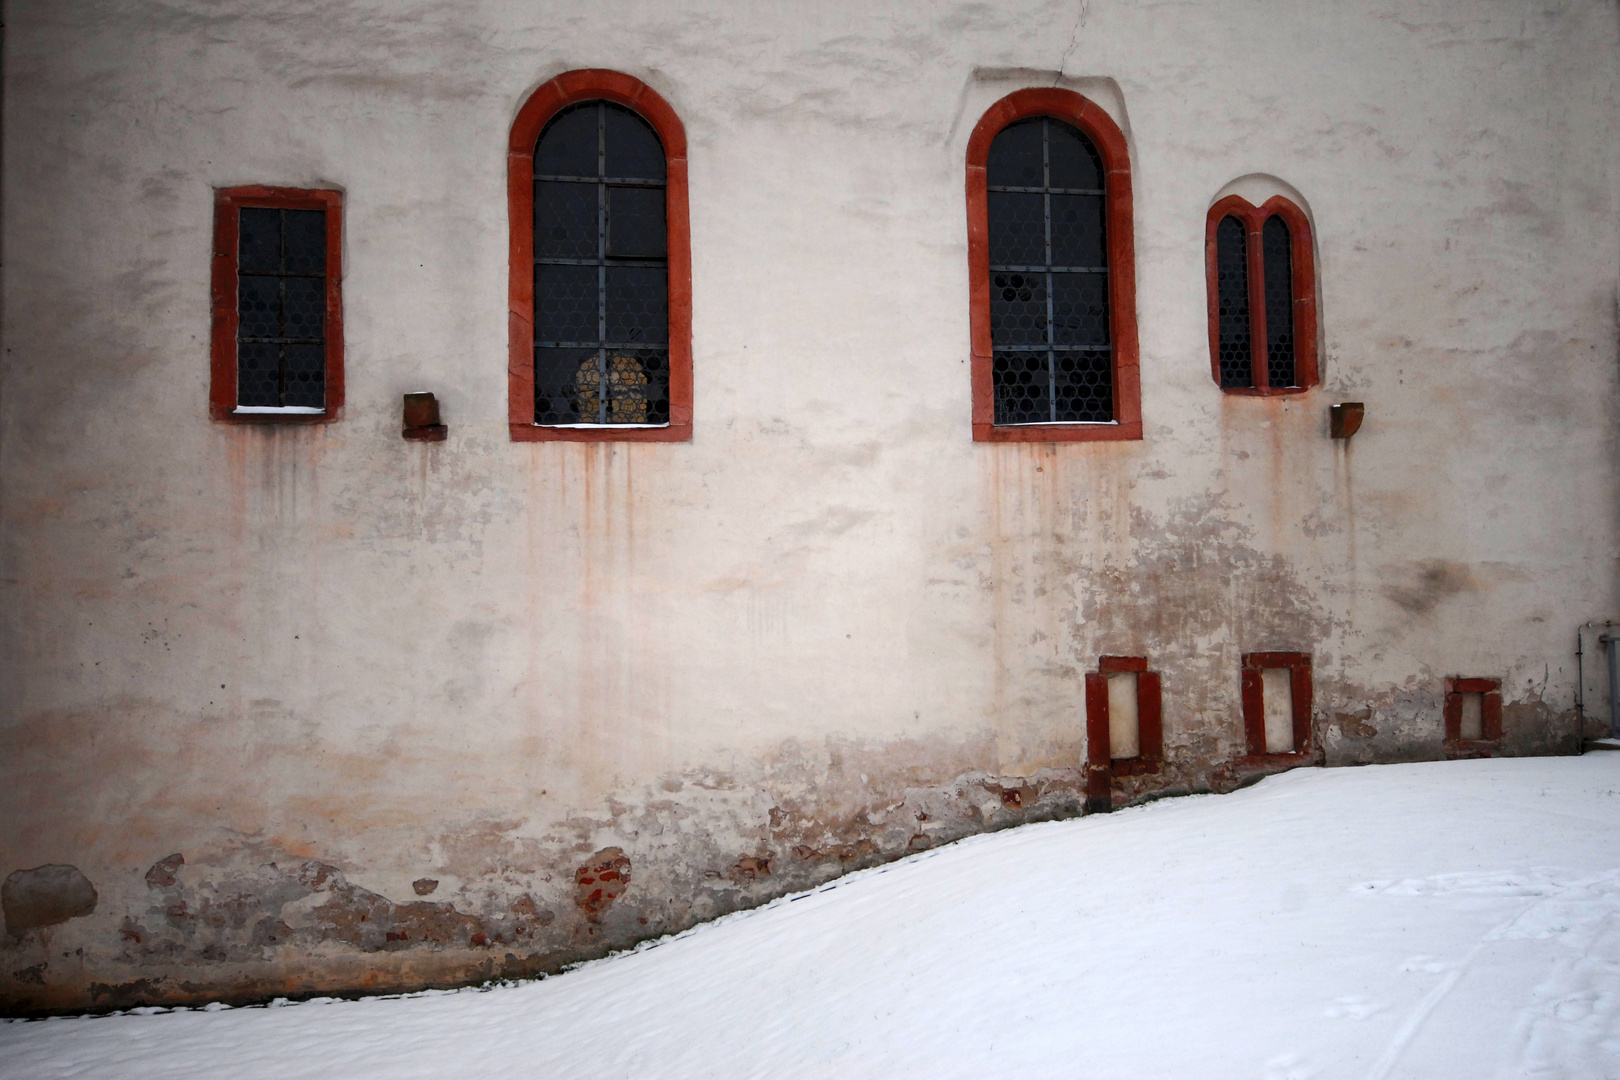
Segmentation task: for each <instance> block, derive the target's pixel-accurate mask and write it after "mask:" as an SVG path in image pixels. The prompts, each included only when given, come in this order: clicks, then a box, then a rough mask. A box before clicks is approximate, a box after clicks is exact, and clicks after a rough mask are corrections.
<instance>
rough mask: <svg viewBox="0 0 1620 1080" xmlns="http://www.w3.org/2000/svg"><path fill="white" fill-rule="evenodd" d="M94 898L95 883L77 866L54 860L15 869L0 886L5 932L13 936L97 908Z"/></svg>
mask: <svg viewBox="0 0 1620 1080" xmlns="http://www.w3.org/2000/svg"><path fill="white" fill-rule="evenodd" d="M96 899H97V897H96V888H95V886H94V885H92V884H90V879H89V878H87V877H85V876H84V875H83V874H82V873H80V872H79V868H78V867H77V866H65V865H60V864H57V863H48V864H46V865H45V866H36V867H34V868H33V869H32V870H18V871H16V872H15V873H13V874H11V875H10V876H9V877H7V878H6V881H5V884H4V885H3V886H0V905H3V906H4V908H5V915H6V933H7V934H10V935H11V936H12V937H21V936H22V935H23V934H25V933H27V932H28V931H30V930H36V929H38V928H40V927H42V926H55V925H56V924H57V923H64V922H67V921H68V920H69V919H76V918H78V917H79V916H81V915H88V914H90V913H91V912H93V911H95V910H96Z"/></svg>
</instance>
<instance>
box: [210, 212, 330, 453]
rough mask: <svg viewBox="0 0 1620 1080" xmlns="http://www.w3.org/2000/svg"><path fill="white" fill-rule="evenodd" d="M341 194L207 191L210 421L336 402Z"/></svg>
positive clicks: (278, 414)
mask: <svg viewBox="0 0 1620 1080" xmlns="http://www.w3.org/2000/svg"><path fill="white" fill-rule="evenodd" d="M341 259H342V194H341V193H340V192H337V191H330V190H304V189H295V188H271V187H239V188H226V189H223V190H220V191H218V192H216V193H215V199H214V257H213V263H214V266H213V349H212V352H213V362H212V386H211V388H210V392H209V413H210V415H211V416H212V417H213V418H214V419H215V420H228V421H239V422H244V421H245V422H265V421H269V422H278V421H279V422H287V421H292V422H308V421H323V420H332V419H336V418H337V416H338V415H339V414H340V412H341V410H342V407H343V306H342V293H341V283H342V272H341Z"/></svg>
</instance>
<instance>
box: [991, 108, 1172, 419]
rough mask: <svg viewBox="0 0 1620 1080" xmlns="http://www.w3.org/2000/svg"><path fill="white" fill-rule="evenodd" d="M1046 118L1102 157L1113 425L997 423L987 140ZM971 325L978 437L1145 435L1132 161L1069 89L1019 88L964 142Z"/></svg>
mask: <svg viewBox="0 0 1620 1080" xmlns="http://www.w3.org/2000/svg"><path fill="white" fill-rule="evenodd" d="M1035 116H1050V117H1053V118H1055V119H1058V120H1062V121H1064V122H1066V123H1069V124H1072V125H1074V126H1075V127H1077V128H1079V129H1080V130H1081V131H1082V132H1083V133H1085V135H1086V137H1087V138H1089V139H1090V140H1091V142H1092V145H1093V146H1095V147H1096V148H1097V152H1098V154H1099V155H1100V156H1101V157H1102V164H1103V175H1104V190H1105V195H1104V207H1105V209H1104V215H1105V216H1104V229H1105V234H1106V243H1107V250H1108V279H1109V281H1108V290H1109V293H1108V309H1109V319H1110V329H1111V334H1112V340H1111V345H1112V366H1113V380H1114V421H1113V423H1064V424H1019V425H998V424H997V423H996V407H995V381H994V366H993V365H994V352H993V347H992V341H991V320H990V210H989V181H988V178H987V168H988V163H989V158H990V144H991V143H992V142H993V141H994V140H995V137H996V135H997V134H998V133H999V132H1000V131H1001V129H1002V128H1004V127H1006V126H1007V125H1008V124H1011V123H1013V122H1014V121H1017V120H1023V119H1026V118H1029V117H1035ZM967 225H968V324H969V333H970V340H971V347H972V358H973V363H972V381H973V439H974V441H975V442H1098V441H1116V440H1126V439H1140V438H1141V437H1142V379H1141V372H1140V354H1139V351H1138V344H1137V330H1136V243H1135V238H1134V237H1135V233H1134V230H1133V227H1132V203H1131V162H1130V153H1129V150H1128V148H1127V146H1126V143H1125V136H1124V133H1123V132H1121V131H1120V129H1119V125H1118V124H1116V123H1114V120H1113V118H1112V117H1110V116H1109V115H1108V114H1107V113H1106V112H1105V111H1103V109H1102V108H1101V107H1100V106H1098V105H1097V104H1096V103H1095V102H1093V101H1091V100H1089V99H1087V98H1085V97H1083V96H1081V95H1080V94H1077V93H1075V92H1074V91H1072V90H1059V89H1053V88H1040V89H1029V90H1017V91H1014V92H1013V93H1011V94H1008V95H1007V96H1006V97H1004V98H1002V99H1001V100H1000V101H998V102H996V103H995V104H994V105H992V106H990V108H989V110H988V111H986V112H985V114H984V116H982V117H981V118H980V119H979V122H978V124H977V125H976V126H975V127H974V129H973V134H972V135H971V136H970V137H969V139H968V148H967Z"/></svg>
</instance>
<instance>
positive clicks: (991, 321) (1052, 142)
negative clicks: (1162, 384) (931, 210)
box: [967, 89, 1142, 442]
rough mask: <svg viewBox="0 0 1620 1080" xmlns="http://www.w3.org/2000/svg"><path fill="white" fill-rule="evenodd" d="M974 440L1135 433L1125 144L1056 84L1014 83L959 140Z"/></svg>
mask: <svg viewBox="0 0 1620 1080" xmlns="http://www.w3.org/2000/svg"><path fill="white" fill-rule="evenodd" d="M967 201H968V260H969V264H968V276H969V285H970V292H971V295H970V304H971V307H970V323H971V332H972V343H973V437H974V439H975V440H978V441H993V442H1002V441H1008V442H1066V441H1077V440H1094V439H1140V438H1141V437H1142V409H1141V381H1140V378H1139V376H1138V374H1137V372H1138V367H1137V342H1136V280H1135V255H1134V244H1133V241H1132V229H1131V172H1130V160H1129V156H1128V154H1127V152H1126V147H1125V138H1124V136H1123V134H1121V132H1120V130H1119V127H1118V125H1116V124H1115V123H1114V122H1113V120H1112V119H1111V118H1110V117H1109V116H1108V114H1107V113H1105V112H1103V110H1102V109H1100V108H1099V107H1098V106H1097V105H1095V104H1094V103H1092V102H1091V101H1088V100H1087V99H1086V98H1084V97H1082V96H1080V95H1079V94H1076V93H1074V92H1072V91H1068V90H1052V89H1043V90H1020V91H1017V92H1016V93H1013V94H1010V95H1008V96H1007V97H1005V98H1002V99H1001V100H1000V101H998V102H997V103H996V104H995V105H993V106H991V108H990V109H989V111H988V112H986V113H985V115H984V117H983V119H981V120H980V121H979V123H978V126H977V127H975V128H974V130H973V135H972V137H971V138H970V139H969V140H968V154H967Z"/></svg>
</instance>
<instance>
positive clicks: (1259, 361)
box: [1204, 195, 1320, 397]
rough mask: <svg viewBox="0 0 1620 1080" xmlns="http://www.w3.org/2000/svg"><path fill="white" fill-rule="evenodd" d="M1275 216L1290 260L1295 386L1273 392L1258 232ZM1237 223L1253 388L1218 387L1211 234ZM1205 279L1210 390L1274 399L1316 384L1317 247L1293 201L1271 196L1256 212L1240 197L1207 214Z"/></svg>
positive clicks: (1215, 277) (1217, 302)
mask: <svg viewBox="0 0 1620 1080" xmlns="http://www.w3.org/2000/svg"><path fill="white" fill-rule="evenodd" d="M1273 215H1276V216H1277V217H1280V218H1282V220H1283V222H1284V223H1285V224H1286V225H1287V226H1288V235H1289V254H1290V256H1291V258H1292V269H1293V294H1294V295H1293V317H1294V374H1295V381H1296V382H1297V383H1298V384H1299V385H1297V386H1276V387H1274V386H1272V385H1271V384H1270V365H1269V364H1268V363H1267V358H1266V300H1265V266H1264V260H1263V258H1262V247H1261V244H1262V237H1261V234H1262V230H1264V228H1265V224H1266V220H1267V219H1268V218H1270V217H1271V216H1273ZM1228 217H1231V218H1236V219H1237V220H1238V221H1239V222H1241V223H1242V225H1243V235H1244V241H1245V249H1246V254H1247V262H1248V280H1249V344H1250V350H1251V354H1252V359H1251V363H1252V364H1253V371H1254V385H1253V386H1221V359H1220V356H1221V321H1220V296H1219V291H1218V281H1219V270H1218V268H1217V253H1216V237H1215V233H1216V230H1217V229H1218V228H1219V227H1220V224H1221V220H1222V219H1223V218H1228ZM1204 275H1205V278H1206V279H1207V282H1208V293H1209V361H1210V372H1211V374H1212V375H1213V376H1214V378H1215V385H1216V386H1220V387H1221V392H1222V393H1225V394H1240V395H1244V396H1248V397H1276V396H1280V395H1283V394H1303V393H1305V391H1307V390H1309V389H1311V388H1312V387H1313V386H1315V385H1316V384H1317V382H1318V381H1319V374H1320V373H1319V371H1318V365H1317V357H1316V352H1317V325H1316V247H1315V241H1314V240H1313V239H1312V237H1311V223H1310V219H1309V218H1307V217H1306V216H1305V212H1304V211H1303V210H1301V209H1300V208H1299V207H1298V206H1296V205H1295V204H1294V203H1293V201H1292V200H1290V199H1287V198H1284V197H1283V196H1281V195H1274V196H1272V197H1271V198H1269V199H1267V200H1266V201H1265V203H1264V204H1263V205H1261V206H1255V205H1254V204H1253V203H1251V202H1249V200H1247V199H1245V198H1243V196H1241V195H1228V196H1226V197H1225V198H1223V199H1220V200H1218V201H1217V202H1216V203H1215V205H1214V206H1212V207H1210V208H1209V214H1208V216H1207V218H1206V219H1205V224H1204Z"/></svg>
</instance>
